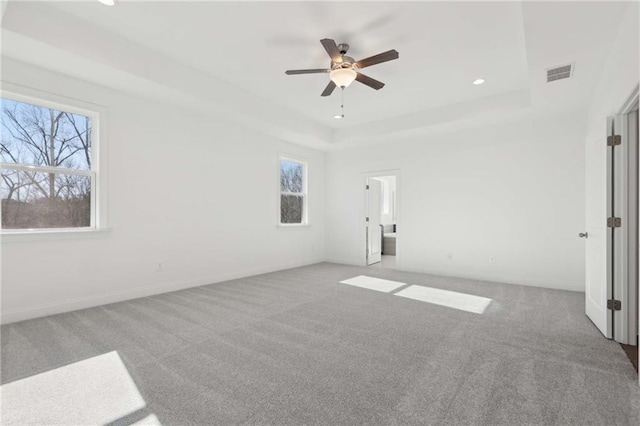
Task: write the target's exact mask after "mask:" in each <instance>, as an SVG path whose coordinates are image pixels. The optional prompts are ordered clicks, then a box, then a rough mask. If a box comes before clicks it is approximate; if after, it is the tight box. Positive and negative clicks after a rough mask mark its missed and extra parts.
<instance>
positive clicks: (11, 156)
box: [0, 98, 95, 229]
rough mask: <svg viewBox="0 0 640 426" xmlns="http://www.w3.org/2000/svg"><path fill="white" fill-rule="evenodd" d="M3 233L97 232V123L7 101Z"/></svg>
mask: <svg viewBox="0 0 640 426" xmlns="http://www.w3.org/2000/svg"><path fill="white" fill-rule="evenodd" d="M1 125H2V126H1V142H0V161H1V162H2V170H1V171H0V176H1V178H2V180H1V182H0V193H1V195H2V229H46V228H82V227H90V226H91V212H92V205H91V199H92V197H91V191H92V185H94V184H95V182H94V180H95V172H94V171H93V170H92V164H91V149H92V143H91V142H92V128H93V122H92V118H91V117H87V116H83V115H80V114H75V113H71V112H66V111H62V110H57V109H53V108H48V107H44V106H39V105H33V104H30V103H25V102H19V101H15V100H11V99H6V98H2V117H1Z"/></svg>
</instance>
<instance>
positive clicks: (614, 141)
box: [607, 135, 622, 146]
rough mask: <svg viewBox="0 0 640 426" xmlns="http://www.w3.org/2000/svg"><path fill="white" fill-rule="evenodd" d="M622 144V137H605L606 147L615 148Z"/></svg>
mask: <svg viewBox="0 0 640 426" xmlns="http://www.w3.org/2000/svg"><path fill="white" fill-rule="evenodd" d="M621 143H622V137H621V136H620V135H611V136H607V146H616V145H620V144H621Z"/></svg>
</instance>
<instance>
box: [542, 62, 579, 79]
mask: <svg viewBox="0 0 640 426" xmlns="http://www.w3.org/2000/svg"><path fill="white" fill-rule="evenodd" d="M571 74H573V64H569V65H564V66H561V67H556V68H551V69H549V70H547V83H551V82H552V81H557V80H562V79H564V78H569V77H571Z"/></svg>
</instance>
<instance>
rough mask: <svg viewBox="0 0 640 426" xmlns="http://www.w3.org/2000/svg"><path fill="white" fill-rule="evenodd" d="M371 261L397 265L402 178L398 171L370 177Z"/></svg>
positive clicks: (370, 263)
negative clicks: (400, 185)
mask: <svg viewBox="0 0 640 426" xmlns="http://www.w3.org/2000/svg"><path fill="white" fill-rule="evenodd" d="M365 191H366V201H367V202H366V218H365V223H366V229H367V231H366V254H367V265H368V266H372V267H377V268H395V267H396V266H397V262H396V259H397V253H398V223H397V222H398V220H397V218H398V215H397V212H398V206H397V193H398V179H397V175H396V174H382V175H379V176H373V175H371V176H369V177H367V179H366V185H365Z"/></svg>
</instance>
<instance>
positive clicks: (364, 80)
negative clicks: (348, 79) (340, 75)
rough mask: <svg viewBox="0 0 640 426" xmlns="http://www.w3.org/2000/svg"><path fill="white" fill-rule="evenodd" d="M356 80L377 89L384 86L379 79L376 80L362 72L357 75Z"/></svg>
mask: <svg viewBox="0 0 640 426" xmlns="http://www.w3.org/2000/svg"><path fill="white" fill-rule="evenodd" d="M356 80H358V81H359V82H360V83H362V84H366V85H367V86H369V87H371V88H372V89H376V90H380V89H382V88H383V87H384V83H383V82H381V81H378V80H375V79H373V78H371V77H367V76H366V75H364V74H360V73H358V74H357V75H356Z"/></svg>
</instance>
